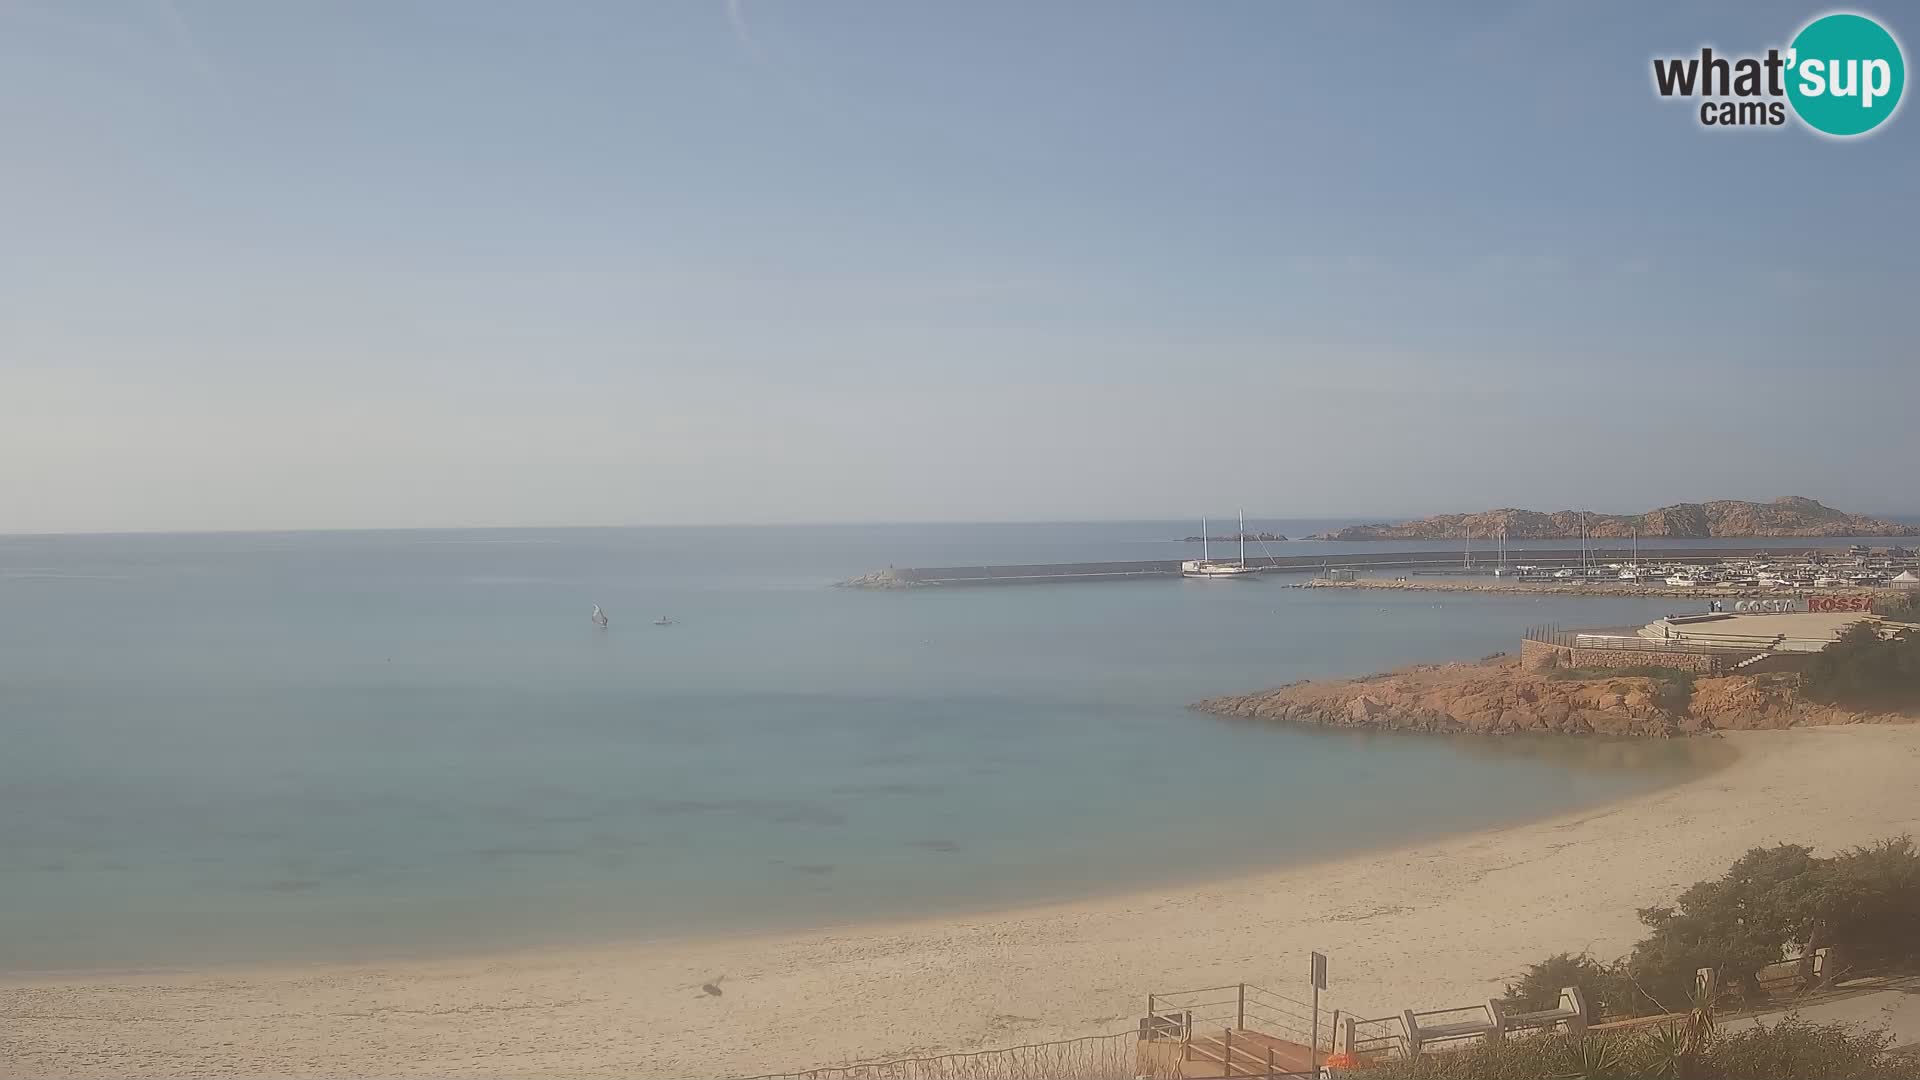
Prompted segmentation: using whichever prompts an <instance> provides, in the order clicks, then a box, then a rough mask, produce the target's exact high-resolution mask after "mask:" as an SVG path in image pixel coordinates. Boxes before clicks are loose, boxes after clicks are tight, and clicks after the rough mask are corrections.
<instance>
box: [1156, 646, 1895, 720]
mask: <svg viewBox="0 0 1920 1080" xmlns="http://www.w3.org/2000/svg"><path fill="white" fill-rule="evenodd" d="M1796 686H1797V679H1796V677H1795V676H1792V675H1777V674H1776V675H1760V676H1751V677H1750V676H1739V675H1733V676H1726V677H1722V678H1700V679H1695V680H1693V681H1692V687H1691V694H1689V693H1688V692H1687V686H1686V680H1685V679H1684V677H1682V676H1680V675H1679V673H1677V672H1676V673H1675V677H1674V678H1671V679H1668V678H1653V677H1645V676H1637V675H1622V676H1610V677H1605V678H1591V679H1569V678H1557V677H1554V675H1553V674H1552V673H1550V672H1532V671H1526V670H1523V669H1522V668H1521V666H1520V662H1519V660H1518V659H1517V658H1514V657H1504V656H1503V657H1495V658H1491V659H1488V660H1483V661H1480V662H1478V663H1461V664H1420V665H1415V666H1413V667H1407V668H1400V669H1398V670H1395V671H1390V672H1386V673H1384V674H1380V675H1370V676H1366V677H1364V678H1359V679H1334V680H1326V681H1302V682H1296V683H1289V684H1288V685H1286V686H1281V687H1276V688H1274V689H1271V690H1263V691H1259V692H1257V693H1252V694H1240V695H1234V696H1228V697H1216V698H1208V699H1206V700H1205V701H1201V702H1197V703H1195V704H1194V706H1193V708H1195V709H1198V710H1200V711H1202V712H1208V713H1214V714H1217V715H1221V716H1237V717H1245V718H1249V719H1258V720H1288V721H1294V722H1298V723H1307V724H1319V725H1323V726H1327V727H1352V728H1375V729H1382V730H1392V731H1426V732H1465V733H1475V734H1487V735H1501V734H1513V733H1522V732H1548V733H1559V734H1570V735H1628V736H1637V737H1658V738H1665V737H1670V736H1675V735H1690V734H1697V733H1701V732H1708V731H1715V730H1721V729H1729V730H1731V729H1746V728H1784V727H1798V726H1802V725H1807V724H1854V723H1885V722H1905V721H1909V720H1910V719H1911V718H1908V717H1904V716H1900V715H1898V714H1871V713H1855V712H1850V711H1848V710H1845V709H1836V708H1831V707H1828V706H1822V705H1816V704H1814V703H1812V702H1809V701H1806V700H1805V699H1803V698H1801V697H1800V695H1799V692H1798V690H1797V688H1796Z"/></svg>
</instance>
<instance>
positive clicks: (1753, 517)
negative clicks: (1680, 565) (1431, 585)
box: [1310, 495, 1920, 540]
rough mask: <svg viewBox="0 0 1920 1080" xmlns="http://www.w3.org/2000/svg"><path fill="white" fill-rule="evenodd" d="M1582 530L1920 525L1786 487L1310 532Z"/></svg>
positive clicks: (1482, 534)
mask: <svg viewBox="0 0 1920 1080" xmlns="http://www.w3.org/2000/svg"><path fill="white" fill-rule="evenodd" d="M1582 530H1585V534H1586V535H1587V536H1589V537H1596V538H1600V539H1617V540H1624V539H1627V538H1630V537H1632V536H1634V535H1636V534H1638V535H1640V536H1643V537H1648V538H1656V537H1666V538H1672V539H1708V538H1714V537H1734V538H1739V537H1749V538H1771V537H1791V536H1811V537H1849V536H1920V528H1916V527H1914V526H1912V525H1901V524H1898V523H1896V522H1891V521H1881V520H1879V519H1877V518H1871V517H1866V516H1865V515H1862V514H1849V513H1846V512H1844V511H1841V510H1835V509H1834V508H1833V507H1831V506H1826V505H1823V504H1821V503H1819V502H1816V501H1815V500H1813V499H1807V498H1802V497H1801V496H1798V495H1786V496H1782V497H1781V498H1778V499H1775V500H1773V501H1772V502H1764V503H1761V502H1742V501H1740V500H1737V499H1719V500H1716V501H1713V502H1704V503H1675V504H1674V505H1672V506H1663V507H1661V508H1660V509H1658V510H1649V511H1647V512H1646V513H1644V514H1601V513H1595V512H1594V511H1592V510H1559V511H1555V512H1553V513H1543V512H1541V511H1538V510H1516V509H1512V508H1507V509H1501V510H1487V511H1483V512H1481V513H1478V514H1436V515H1435V516H1433V517H1425V518H1420V519H1419V520H1417V521H1403V522H1401V523H1399V524H1397V525H1387V524H1380V525H1353V526H1350V527H1348V528H1345V529H1337V530H1335V531H1333V532H1328V533H1321V534H1320V535H1318V536H1314V537H1310V539H1314V540H1457V539H1459V538H1461V537H1463V536H1471V537H1477V538H1491V537H1495V536H1499V535H1501V534H1502V533H1504V534H1505V535H1506V537H1507V539H1509V540H1577V539H1579V538H1580V536H1581V532H1582Z"/></svg>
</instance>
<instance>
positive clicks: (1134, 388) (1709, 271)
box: [0, 0, 1920, 532]
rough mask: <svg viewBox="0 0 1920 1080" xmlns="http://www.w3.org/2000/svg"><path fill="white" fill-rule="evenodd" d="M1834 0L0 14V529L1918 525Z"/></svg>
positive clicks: (56, 1)
mask: <svg viewBox="0 0 1920 1080" xmlns="http://www.w3.org/2000/svg"><path fill="white" fill-rule="evenodd" d="M1443 9H1445V10H1443ZM1456 9H1457V10H1456ZM1818 10H1824V9H1817V8H1815V7H1811V6H1807V5H1802V4H1775V3H1719V4H1666V3H1648V4H1643V5H1627V6H1623V5H1616V4H1564V3H1550V2H1539V3H1498V4H1481V5H1471V6H1466V5H1440V4H1429V3H1407V4H1399V5H1389V4H1372V5H1364V6H1362V5H1353V4H1340V5H1335V4H1331V3H1328V4H1291V3H1285V4H1283V3H1265V2H1225V0H1221V2H1210V3H1173V2H1162V3H1086V4H1068V3H1030V2H1020V3H985V2H978V0H968V2H964V3H963V2H959V0H950V2H947V3H940V4H934V3H908V2H896V0H888V2H879V0H874V2H867V3H843V2H824V0H807V2H801V0H781V2H774V0H738V2H737V3H735V4H733V5H732V6H731V7H729V5H728V4H727V3H725V2H724V0H714V2H712V3H701V2H694V0H675V2H667V0H661V2H657V3H639V2H608V3H596V4H588V3H531V2H528V3H520V4H500V3H480V2H451V0H445V2H436V3H401V2H393V0H381V2H367V3H349V2H332V3H303V4H291V3H254V2H251V0H231V2H221V3H216V2H195V0H171V2H169V0H139V2H135V0H127V2H124V3H110V2H104V0H103V2H100V3H71V2H68V0H0V532H20V531H47V530H119V529H195V528H286V527H331V526H339V527H357V526H407V525H481V524H599V523H653V522H707V521H820V520H956V519H974V518H983V519H1020V518H1049V519H1060V518H1104V517H1148V516H1175V517H1198V516H1199V515H1200V514H1201V513H1202V512H1211V513H1213V514H1215V515H1216V516H1217V515H1223V514H1227V513H1231V512H1232V511H1233V509H1234V508H1236V507H1240V506H1245V507H1246V508H1247V510H1248V512H1249V513H1250V514H1257V515H1259V516H1262V517H1283V516H1314V515H1346V514H1357V515H1376V514H1397V513H1405V514H1413V513H1424V512H1430V511H1438V510H1446V509H1478V508H1483V507H1487V506H1495V505H1522V506H1532V507H1538V508H1545V509H1556V508H1562V507H1568V506H1591V507H1596V508H1601V509H1613V510H1637V509H1644V508H1646V507H1649V506H1652V505H1655V504H1659V503H1665V502H1672V501H1677V500H1682V499H1704V498H1714V497H1757V498H1764V497H1770V496H1773V495H1779V494H1786V493H1795V494H1806V495H1811V496H1815V497H1818V498H1822V499H1824V500H1826V501H1829V502H1832V503H1835V504H1837V505H1841V506H1845V507H1847V508H1850V509H1859V510H1870V511H1886V512H1899V511H1911V510H1916V509H1920V492H1916V489H1915V485H1914V483H1913V476H1914V469H1915V462H1916V458H1920V423H1916V415H1917V411H1920V364H1916V356H1917V350H1916V346H1915V330H1916V327H1917V326H1920V318H1916V306H1917V302H1916V299H1915V298H1916V296H1920V288H1916V286H1920V258H1917V256H1916V250H1915V240H1916V215H1920V210H1917V209H1916V205H1915V196H1916V193H1920V179H1916V178H1917V177H1920V154H1917V153H1916V138H1917V137H1920V115H1915V113H1914V111H1913V108H1912V106H1911V105H1909V106H1907V107H1905V108H1904V109H1903V111H1902V113H1901V115H1899V116H1897V117H1896V118H1895V119H1894V120H1893V121H1892V123H1891V126H1890V127H1888V128H1886V129H1883V130H1882V131H1881V132H1879V133H1877V134H1875V135H1874V136H1872V137H1870V138H1867V139H1864V140H1856V141H1853V142H1846V143H1842V142H1834V141H1825V140H1822V139H1820V138H1817V137H1815V136H1813V135H1812V134H1810V133H1808V132H1806V131H1804V130H1800V129H1797V128H1796V129H1788V130H1767V131H1739V132H1716V131H1708V130H1703V129H1702V128H1701V127H1700V126H1699V125H1698V123H1697V122H1696V121H1695V119H1694V117H1693V115H1692V111H1691V109H1690V107H1689V106H1687V105H1685V104H1680V103H1675V102H1663V101H1659V100H1657V99H1656V98H1655V97H1654V95H1653V92H1652V89H1651V85H1650V83H1651V80H1650V77H1649V59H1650V58H1651V57H1652V56H1653V55H1655V54H1660V55H1680V54H1685V53H1687V52H1690V51H1695V50H1697V49H1698V48H1699V46H1700V45H1701V44H1703V43H1711V44H1714V45H1715V46H1716V47H1718V48H1721V49H1724V50H1729V51H1742V50H1755V51H1757V50H1763V49H1764V48H1766V47H1767V46H1769V45H1784V44H1785V42H1786V41H1787V40H1788V38H1789V37H1790V36H1791V34H1792V33H1793V31H1794V30H1795V29H1796V28H1798V26H1800V25H1801V24H1802V23H1803V22H1805V21H1806V19H1807V18H1808V17H1810V16H1811V15H1813V14H1815V13H1816V12H1817V11H1818ZM1866 10H1869V11H1871V10H1873V9H1866ZM1879 14H1881V15H1883V16H1885V17H1886V21H1887V22H1888V23H1889V25H1890V26H1891V27H1892V28H1893V30H1894V31H1895V32H1896V33H1897V34H1902V35H1903V36H1904V40H1906V41H1907V42H1908V53H1909V56H1908V59H1909V62H1912V61H1913V59H1914V57H1913V55H1912V53H1913V51H1914V47H1913V44H1912V43H1913V42H1915V41H1920V13H1916V12H1914V11H1912V10H1911V9H1908V8H1905V7H1904V6H1899V7H1895V6H1888V7H1886V8H1884V9H1882V10H1881V11H1879Z"/></svg>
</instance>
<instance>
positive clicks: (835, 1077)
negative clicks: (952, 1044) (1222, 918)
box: [748, 1031, 1180, 1080]
mask: <svg viewBox="0 0 1920 1080" xmlns="http://www.w3.org/2000/svg"><path fill="white" fill-rule="evenodd" d="M1139 1046H1140V1036H1139V1033H1138V1032H1135V1031H1123V1032H1119V1033H1117V1034H1114V1035H1093V1036H1089V1037H1087V1038H1083V1039H1067V1040H1063V1041H1060V1042H1046V1043H1031V1044H1029V1045H1026V1046H1010V1047H1006V1048H1004V1049H1000V1050H979V1051H975V1052H973V1053H969V1054H941V1055H939V1056H937V1057H920V1058H901V1059H899V1060H897V1061H877V1062H867V1063H864V1064H859V1065H834V1066H828V1067H825V1068H819V1069H808V1070H805V1071H804V1072H790V1073H768V1074H766V1075H764V1076H756V1077H750V1078H748V1080H1135V1078H1136V1077H1148V1078H1151V1080H1178V1078H1179V1076H1180V1062H1179V1061H1178V1060H1169V1061H1167V1062H1164V1063H1160V1062H1155V1061H1153V1060H1150V1059H1148V1058H1147V1057H1145V1056H1143V1055H1141V1054H1140V1053H1139Z"/></svg>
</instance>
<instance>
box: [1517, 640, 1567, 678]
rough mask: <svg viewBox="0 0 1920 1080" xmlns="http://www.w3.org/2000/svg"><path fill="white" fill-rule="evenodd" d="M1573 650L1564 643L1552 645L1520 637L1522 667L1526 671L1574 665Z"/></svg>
mask: <svg viewBox="0 0 1920 1080" xmlns="http://www.w3.org/2000/svg"><path fill="white" fill-rule="evenodd" d="M1572 666H1573V650H1572V649H1569V648H1567V647H1566V646H1564V645H1552V644H1549V643H1547V642H1544V641H1535V640H1533V639H1532V638H1522V639H1520V667H1521V669H1522V670H1524V671H1545V670H1547V669H1548V668H1556V667H1572Z"/></svg>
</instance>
